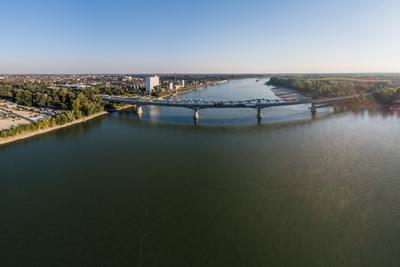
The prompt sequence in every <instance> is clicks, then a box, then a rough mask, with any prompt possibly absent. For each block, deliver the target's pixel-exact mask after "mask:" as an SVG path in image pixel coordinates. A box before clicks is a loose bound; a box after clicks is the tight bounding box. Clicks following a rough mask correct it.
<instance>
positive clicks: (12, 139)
mask: <svg viewBox="0 0 400 267" xmlns="http://www.w3.org/2000/svg"><path fill="white" fill-rule="evenodd" d="M124 108H125V107H124ZM105 114H108V112H107V111H102V112H98V113H96V114H93V115H90V116H87V117H84V118H80V119H78V120H75V121H73V122H69V123H66V124H63V125H57V126H53V127H49V128H46V129H40V130H37V131H33V132H27V133H23V134H19V135H16V136H10V137H6V138H0V145H4V144H8V143H11V142H16V141H19V140H23V139H27V138H30V137H33V136H36V135H40V134H45V133H48V132H52V131H55V130H58V129H62V128H66V127H69V126H72V125H75V124H78V123H83V122H86V121H88V120H91V119H94V118H97V117H99V116H102V115H105Z"/></svg>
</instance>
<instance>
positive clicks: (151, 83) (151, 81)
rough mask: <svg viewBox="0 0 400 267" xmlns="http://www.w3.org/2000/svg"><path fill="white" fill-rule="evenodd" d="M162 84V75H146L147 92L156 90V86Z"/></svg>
mask: <svg viewBox="0 0 400 267" xmlns="http://www.w3.org/2000/svg"><path fill="white" fill-rule="evenodd" d="M159 85H160V77H159V76H157V75H156V76H149V77H146V92H147V93H151V92H153V90H154V87H156V86H159Z"/></svg>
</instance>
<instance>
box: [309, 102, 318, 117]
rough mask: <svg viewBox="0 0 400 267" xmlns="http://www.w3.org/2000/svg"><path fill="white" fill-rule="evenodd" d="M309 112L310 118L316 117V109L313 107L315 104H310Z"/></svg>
mask: <svg viewBox="0 0 400 267" xmlns="http://www.w3.org/2000/svg"><path fill="white" fill-rule="evenodd" d="M310 112H311V116H315V115H317V107H316V106H315V104H311V107H310Z"/></svg>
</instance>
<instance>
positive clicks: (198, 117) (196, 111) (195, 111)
mask: <svg viewBox="0 0 400 267" xmlns="http://www.w3.org/2000/svg"><path fill="white" fill-rule="evenodd" d="M199 119H200V114H199V111H198V110H197V109H195V110H194V111H193V120H195V121H197V120H199Z"/></svg>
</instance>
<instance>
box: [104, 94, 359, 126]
mask: <svg viewBox="0 0 400 267" xmlns="http://www.w3.org/2000/svg"><path fill="white" fill-rule="evenodd" d="M100 97H101V98H102V99H103V101H105V102H109V103H117V104H130V105H134V107H135V111H136V113H137V114H138V115H141V114H142V113H143V110H142V106H164V107H179V108H188V109H192V110H193V119H194V120H198V119H199V118H200V115H199V111H200V110H202V109H211V108H252V109H256V110H257V119H258V120H259V121H260V120H261V119H262V113H261V110H262V109H265V108H271V107H280V106H291V105H301V104H311V106H310V108H309V109H310V112H311V114H312V115H313V116H314V115H316V113H317V108H322V107H327V106H334V107H335V109H336V105H338V104H339V103H344V102H348V101H353V100H354V99H358V98H360V97H361V95H351V96H345V97H334V98H324V99H317V100H312V99H311V98H306V97H302V96H298V97H290V98H283V99H282V98H281V99H251V100H241V101H214V100H201V99H152V98H146V97H128V96H110V95H100Z"/></svg>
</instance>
